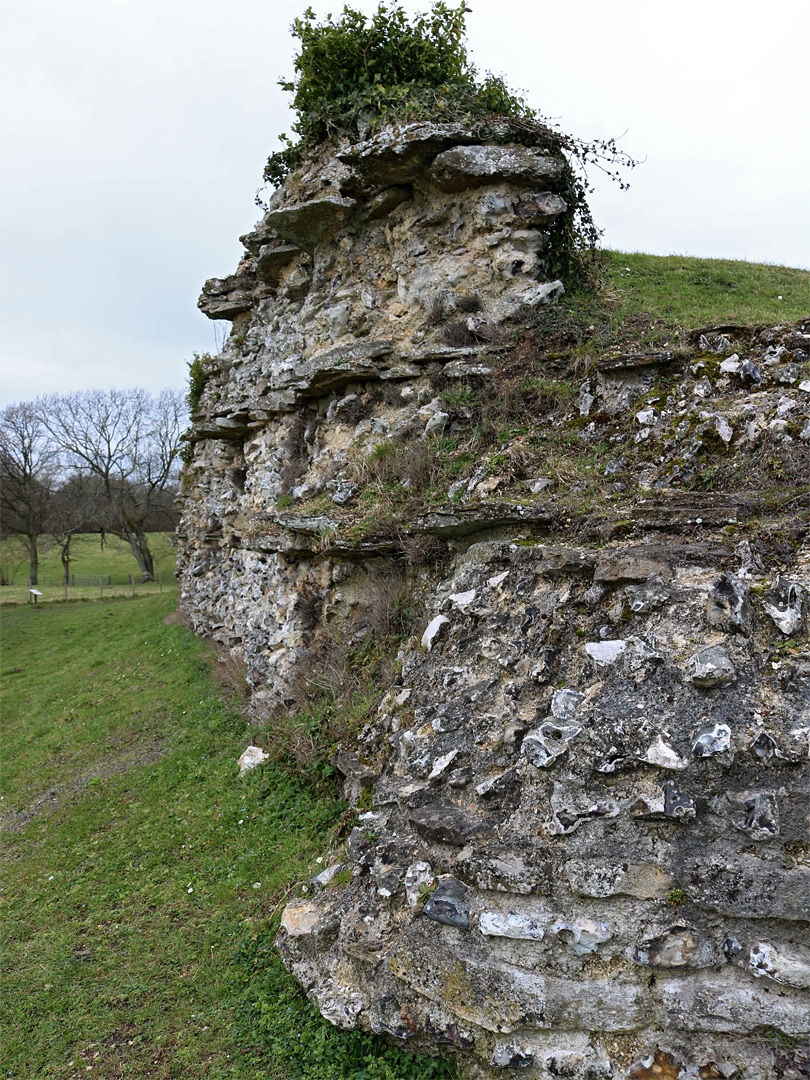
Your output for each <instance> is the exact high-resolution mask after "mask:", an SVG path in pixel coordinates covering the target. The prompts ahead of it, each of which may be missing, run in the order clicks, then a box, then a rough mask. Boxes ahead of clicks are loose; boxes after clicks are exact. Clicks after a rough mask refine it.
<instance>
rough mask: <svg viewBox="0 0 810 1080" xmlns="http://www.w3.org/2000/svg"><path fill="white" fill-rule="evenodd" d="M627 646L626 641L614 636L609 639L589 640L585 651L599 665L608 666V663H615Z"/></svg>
mask: <svg viewBox="0 0 810 1080" xmlns="http://www.w3.org/2000/svg"><path fill="white" fill-rule="evenodd" d="M626 648H627V642H626V641H624V640H623V639H622V638H614V639H613V640H609V641H589V642H587V643H586V645H585V652H586V653H587V654H588V656H590V658H591V660H593V662H594V663H595V664H596V666H597V667H607V665H608V664H615V663H616V661H617V660H618V659H619V657H620V656H621V655H622V653H623V652H624V651H625V649H626Z"/></svg>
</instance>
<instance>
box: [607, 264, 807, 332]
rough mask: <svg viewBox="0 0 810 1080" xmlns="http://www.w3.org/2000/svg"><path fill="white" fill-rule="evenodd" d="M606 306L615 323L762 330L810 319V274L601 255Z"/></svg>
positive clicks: (785, 268)
mask: <svg viewBox="0 0 810 1080" xmlns="http://www.w3.org/2000/svg"><path fill="white" fill-rule="evenodd" d="M603 262H604V271H605V288H604V292H603V295H602V300H603V302H605V303H607V304H608V306H609V307H610V309H611V324H612V325H613V326H615V327H618V326H619V325H620V324H621V323H622V322H623V321H625V320H627V319H632V318H633V317H634V316H638V315H639V314H641V313H648V314H651V315H652V316H654V317H655V318H656V319H660V320H661V321H662V322H663V323H667V324H669V325H670V326H674V327H678V328H682V329H686V330H695V329H697V328H699V327H703V326H712V325H715V324H719V323H737V324H740V325H742V326H758V325H764V324H771V323H779V322H793V321H795V320H796V319H803V318H810V271H807V270H798V269H794V268H792V267H789V266H769V265H766V264H764V263H749V262H736V261H734V260H732V259H695V258H691V257H688V256H685V255H665V256H664V255H644V254H642V253H639V252H633V253H632V254H629V253H627V252H621V251H605V252H603Z"/></svg>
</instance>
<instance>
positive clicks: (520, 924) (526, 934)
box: [478, 911, 551, 941]
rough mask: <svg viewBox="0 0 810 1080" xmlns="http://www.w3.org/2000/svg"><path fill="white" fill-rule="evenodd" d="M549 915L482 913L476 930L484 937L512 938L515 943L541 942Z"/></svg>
mask: <svg viewBox="0 0 810 1080" xmlns="http://www.w3.org/2000/svg"><path fill="white" fill-rule="evenodd" d="M550 918H551V916H550V915H546V914H543V915H536V916H534V917H529V916H528V915H520V914H518V913H516V912H501V911H482V912H481V914H480V916H479V918H478V929H479V931H480V932H481V933H482V934H483V935H484V936H485V937H506V938H514V939H515V940H517V941H542V940H543V937H544V936H545V933H546V931H545V926H547V925H548V922H549V920H550Z"/></svg>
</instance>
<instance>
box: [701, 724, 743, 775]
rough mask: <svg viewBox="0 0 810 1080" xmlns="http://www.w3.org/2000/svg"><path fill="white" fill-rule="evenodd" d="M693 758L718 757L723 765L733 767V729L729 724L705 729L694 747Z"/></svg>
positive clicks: (715, 725) (714, 725)
mask: <svg viewBox="0 0 810 1080" xmlns="http://www.w3.org/2000/svg"><path fill="white" fill-rule="evenodd" d="M692 757H694V758H710V757H717V758H719V760H720V761H722V762H723V764H725V765H731V764H732V763H733V761H734V753H733V751H732V749H731V728H730V727H729V726H728V724H713V725H712V726H711V727H708V728H704V730H703V731H701V732H700V733H699V734H698V736H697V738H696V739H695V741H694V743H693V745H692Z"/></svg>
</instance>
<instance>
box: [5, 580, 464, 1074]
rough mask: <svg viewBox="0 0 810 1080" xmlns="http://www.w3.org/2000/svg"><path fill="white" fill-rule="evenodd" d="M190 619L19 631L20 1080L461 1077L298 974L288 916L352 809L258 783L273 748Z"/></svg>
mask: <svg viewBox="0 0 810 1080" xmlns="http://www.w3.org/2000/svg"><path fill="white" fill-rule="evenodd" d="M174 603H175V600H174V597H173V596H171V595H168V594H164V595H163V596H151V597H144V598H140V599H138V598H136V599H135V600H122V601H114V602H97V603H94V604H89V603H88V604H82V605H62V606H57V605H51V606H48V607H38V608H33V607H22V608H9V609H6V610H5V611H4V612H3V613H2V615H0V630H2V637H3V653H2V686H3V713H4V755H3V776H2V800H0V808H2V809H1V810H0V824H2V828H3V840H4V858H5V868H4V873H3V888H2V893H1V894H0V896H1V898H2V906H3V924H4V926H5V940H4V942H3V956H4V961H5V963H4V972H5V974H4V975H3V976H2V987H1V988H0V994H1V995H2V1001H3V1007H4V1011H5V1024H4V1029H5V1030H4V1042H3V1050H2V1053H0V1060H2V1070H3V1073H2V1074H3V1076H4V1077H8V1078H9V1080H12V1078H13V1080H33V1078H40V1077H41V1078H55V1077H59V1078H66V1080H77V1078H78V1077H88V1076H89V1077H95V1078H102V1080H119V1078H125V1077H126V1078H130V1077H131V1078H133V1080H168V1078H180V1077H182V1078H184V1080H197V1078H202V1077H204V1078H209V1080H226V1078H228V1080H235V1078H239V1080H265V1078H276V1080H281V1078H284V1080H287V1078H289V1080H295V1078H311V1080H316V1078H317V1080H395V1078H396V1080H400V1078H406V1077H431V1076H444V1075H448V1074H447V1072H446V1071H445V1067H444V1066H440V1065H439V1064H438V1063H435V1062H431V1061H426V1062H423V1061H416V1060H415V1059H413V1058H411V1057H410V1056H409V1055H404V1054H402V1053H401V1052H399V1051H397V1050H394V1049H385V1048H383V1047H382V1046H381V1045H380V1044H378V1042H377V1040H374V1039H371V1038H369V1037H366V1036H361V1035H357V1034H347V1033H343V1032H339V1031H338V1030H337V1029H335V1028H332V1027H331V1026H330V1025H329V1024H327V1023H326V1022H325V1021H323V1020H322V1019H321V1018H320V1017H319V1016H318V1015H317V1013H316V1012H315V1010H314V1009H313V1007H312V1006H311V1005H310V1004H309V1003H308V1002H307V1001H306V999H305V998H304V997H303V995H302V994H301V993H300V991H299V990H298V988H297V987H296V985H295V984H294V983H293V981H292V980H291V979H290V977H289V976H288V975H287V973H286V972H285V971H284V970H283V968H282V967H281V965H280V962H279V961H278V959H277V957H276V956H275V954H274V953H273V951H272V948H271V943H272V938H273V935H274V932H275V929H276V926H277V922H278V916H279V911H280V907H281V905H282V902H283V899H284V897H285V895H287V893H288V891H289V890H290V888H291V887H292V886H294V884H295V883H296V882H297V881H300V880H302V879H306V878H307V877H308V876H309V875H310V874H311V873H315V872H317V870H318V869H319V866H318V863H317V862H316V859H317V857H318V856H319V854H320V853H321V852H322V851H323V849H324V847H325V846H326V843H327V842H328V838H329V836H330V835H332V834H333V833H334V830H335V829H338V828H345V827H346V826H347V821H346V818H345V816H344V813H343V812H344V810H345V805H344V804H343V803H341V802H340V801H339V800H338V799H336V797H335V793H334V791H333V790H331V789H330V788H328V787H326V786H325V785H324V784H322V783H319V782H318V781H317V780H316V779H315V777H314V775H313V777H312V778H310V779H308V778H307V777H306V776H305V775H303V774H302V773H301V771H300V770H298V771H296V772H293V771H291V770H290V769H289V768H288V767H285V766H284V765H271V764H270V763H266V764H265V765H264V766H263V767H262V768H260V769H257V770H254V772H253V773H249V774H247V775H246V776H245V777H243V778H241V779H240V778H239V777H238V775H237V771H238V770H237V764H236V760H237V758H238V756H239V754H240V753H241V751H242V750H243V749H244V748H245V746H247V745H248V743H250V742H251V741H255V740H256V739H257V735H256V731H255V729H252V728H250V727H249V726H248V725H247V724H246V722H245V720H244V719H243V717H242V716H241V715H240V712H239V710H238V709H237V708H236V707H235V706H233V705H228V704H227V703H224V702H223V700H222V698H221V696H220V695H219V693H218V691H217V687H216V684H215V682H214V680H213V676H212V667H213V666H214V664H215V660H214V659H213V658H212V656H211V654H210V653H209V651H208V650H207V648H206V647H205V646H204V645H203V644H202V643H201V642H199V641H197V640H196V639H195V638H194V637H193V635H192V634H191V633H190V631H188V630H187V629H186V628H185V627H183V626H181V625H177V624H176V623H173V622H172V621H171V612H172V609H173V607H174ZM167 617H169V623H168V624H167V623H166V622H165V621H164V620H165V619H166V618H167Z"/></svg>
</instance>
